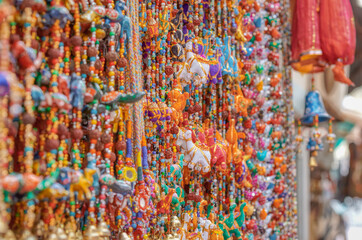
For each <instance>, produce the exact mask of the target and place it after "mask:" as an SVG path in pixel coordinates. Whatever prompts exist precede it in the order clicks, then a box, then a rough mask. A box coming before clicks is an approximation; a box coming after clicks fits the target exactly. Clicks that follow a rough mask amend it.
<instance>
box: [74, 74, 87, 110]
mask: <svg viewBox="0 0 362 240" xmlns="http://www.w3.org/2000/svg"><path fill="white" fill-rule="evenodd" d="M85 89H86V88H85V84H84V82H83V80H82V78H81V77H80V76H78V75H76V74H75V73H73V75H72V78H71V80H70V103H71V104H72V106H73V107H74V108H78V109H82V108H83V99H84V97H83V95H84V93H85Z"/></svg>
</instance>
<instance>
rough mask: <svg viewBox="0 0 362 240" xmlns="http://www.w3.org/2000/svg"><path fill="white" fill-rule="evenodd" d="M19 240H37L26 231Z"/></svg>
mask: <svg viewBox="0 0 362 240" xmlns="http://www.w3.org/2000/svg"><path fill="white" fill-rule="evenodd" d="M20 240H37V238H36V237H35V236H34V235H33V234H32V233H31V232H30V231H29V230H28V229H26V230H25V231H24V232H23V234H22V235H21V238H20Z"/></svg>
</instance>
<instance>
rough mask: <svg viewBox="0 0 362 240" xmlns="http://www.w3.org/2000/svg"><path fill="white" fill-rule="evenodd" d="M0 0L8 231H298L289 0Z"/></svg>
mask: <svg viewBox="0 0 362 240" xmlns="http://www.w3.org/2000/svg"><path fill="white" fill-rule="evenodd" d="M0 6H1V7H0V38H1V39H0V51H1V54H0V68H1V69H0V113H1V115H0V154H1V157H0V170H1V171H0V183H1V184H0V187H1V191H0V236H1V237H0V238H1V239H88V240H91V239H122V240H128V239H135V240H139V239H165V240H166V239H168V240H171V239H175V240H176V239H179V240H181V239H183V240H185V239H195V240H196V239H197V240H207V239H214V240H217V239H225V240H226V239H233V238H234V239H249V240H252V239H255V240H257V239H272V240H273V239H275V240H276V239H280V240H283V239H285V240H286V239H296V238H297V230H296V227H297V219H296V213H297V211H296V207H297V206H296V182H295V177H296V169H295V152H294V151H295V143H296V142H297V143H300V141H301V140H300V141H298V140H297V141H296V142H295V140H294V134H295V129H294V115H293V107H292V102H291V96H292V87H291V79H290V68H289V67H288V63H289V60H290V53H289V49H290V39H289V36H290V33H289V29H290V19H289V14H288V11H289V2H288V0H233V1H232V0H225V1H223V0H203V1H201V0H192V1H191V0H177V1H176V0H160V1H151V0H140V1H136V0H129V1H122V0H104V1H103V0H82V1H68V0H49V1H48V0H47V1H43V0H22V1H14V2H12V1H8V0H3V1H2V2H1V3H0ZM302 50H303V51H304V50H307V49H302ZM313 94H314V95H313ZM311 95H313V96H314V97H316V96H315V95H316V93H313V92H311ZM313 96H311V97H313ZM314 106H315V105H311V107H312V108H313V107H314ZM318 113H319V115H320V116H319V117H320V119H321V118H322V117H323V116H322V115H323V114H325V115H326V117H329V116H328V115H327V114H326V113H325V112H321V111H320V112H318ZM306 114H308V113H307V112H306ZM321 114H322V115H321ZM315 115H316V114H314V113H312V114H309V115H308V116H307V115H306V118H305V121H308V122H310V121H313V120H311V119H313V118H315ZM303 121H304V120H303ZM317 121H318V119H317ZM331 134H332V133H331ZM332 138H333V136H332V135H330V141H331V142H332V140H333V139H332Z"/></svg>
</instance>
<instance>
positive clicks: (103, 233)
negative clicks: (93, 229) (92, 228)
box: [98, 221, 111, 239]
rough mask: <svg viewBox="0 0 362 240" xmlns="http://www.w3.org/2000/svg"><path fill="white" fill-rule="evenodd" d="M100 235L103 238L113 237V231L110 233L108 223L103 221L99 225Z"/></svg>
mask: <svg viewBox="0 0 362 240" xmlns="http://www.w3.org/2000/svg"><path fill="white" fill-rule="evenodd" d="M98 233H99V236H100V237H101V238H104V239H109V237H110V236H111V231H109V229H108V226H107V223H105V222H103V221H102V222H100V223H99V225H98Z"/></svg>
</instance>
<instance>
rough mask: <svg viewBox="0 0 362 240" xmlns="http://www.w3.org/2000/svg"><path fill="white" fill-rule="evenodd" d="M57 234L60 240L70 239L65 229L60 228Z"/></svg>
mask: <svg viewBox="0 0 362 240" xmlns="http://www.w3.org/2000/svg"><path fill="white" fill-rule="evenodd" d="M56 233H57V236H58V239H59V240H67V239H68V236H67V234H65V232H64V230H63V228H61V227H58V228H57V229H56Z"/></svg>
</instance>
